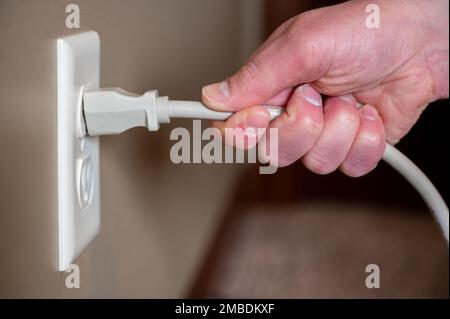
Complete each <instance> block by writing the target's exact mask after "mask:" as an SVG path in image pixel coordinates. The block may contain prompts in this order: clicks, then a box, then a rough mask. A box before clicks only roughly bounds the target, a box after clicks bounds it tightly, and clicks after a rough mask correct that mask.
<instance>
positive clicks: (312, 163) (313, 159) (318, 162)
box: [303, 154, 337, 175]
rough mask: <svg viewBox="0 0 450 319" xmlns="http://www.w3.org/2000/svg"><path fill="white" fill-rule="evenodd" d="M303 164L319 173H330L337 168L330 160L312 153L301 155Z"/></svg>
mask: <svg viewBox="0 0 450 319" xmlns="http://www.w3.org/2000/svg"><path fill="white" fill-rule="evenodd" d="M303 165H305V167H306V168H307V169H309V170H310V171H312V172H314V173H316V174H319V175H325V174H329V173H332V172H334V171H335V170H336V168H337V167H336V166H335V165H333V164H332V163H331V162H330V161H328V160H325V159H324V158H322V157H319V156H317V155H313V154H307V155H306V156H305V157H303Z"/></svg>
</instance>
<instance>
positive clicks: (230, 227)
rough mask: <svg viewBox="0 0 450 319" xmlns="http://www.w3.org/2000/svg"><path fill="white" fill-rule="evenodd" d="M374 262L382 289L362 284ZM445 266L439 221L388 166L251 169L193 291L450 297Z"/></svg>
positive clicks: (254, 294) (293, 295)
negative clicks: (369, 169) (323, 170)
mask: <svg viewBox="0 0 450 319" xmlns="http://www.w3.org/2000/svg"><path fill="white" fill-rule="evenodd" d="M380 180H384V181H385V180H389V181H390V183H388V184H387V185H384V186H383V187H384V188H385V191H384V192H379V191H377V190H378V189H379V186H380V185H379V182H380ZM299 181H301V183H300V182H299ZM321 181H324V182H321ZM299 185H300V186H299ZM269 186H270V187H269ZM307 186H309V187H307ZM389 190H390V191H391V192H390V191H389ZM337 195H338V196H337ZM355 199H359V201H355ZM368 264H377V265H378V266H379V267H380V272H381V275H380V278H381V281H380V282H381V287H380V288H379V289H367V288H366V286H365V279H366V276H367V273H366V272H365V268H366V266H367V265H368ZM448 274H449V259H448V246H447V244H446V243H445V241H444V240H443V238H442V236H441V234H440V232H439V229H438V228H437V226H436V224H435V223H434V221H433V219H432V217H431V215H430V214H429V213H428V211H427V210H426V208H424V206H423V205H422V204H421V202H420V200H419V199H418V196H417V194H415V192H414V191H413V190H412V189H410V188H409V186H408V185H407V184H406V183H405V182H404V181H403V180H402V179H401V178H398V176H395V174H392V172H391V171H390V170H387V169H386V168H381V169H380V170H378V172H377V173H375V174H371V175H369V176H368V177H366V178H363V179H360V180H354V179H349V178H345V177H343V176H342V175H340V174H339V173H337V174H333V175H331V176H328V177H323V176H319V177H316V176H313V175H312V174H310V173H307V172H305V171H304V169H302V168H299V166H297V167H293V168H288V169H285V170H282V171H280V172H279V174H276V175H273V176H270V177H267V176H260V175H257V174H255V173H254V170H253V169H250V170H249V174H248V175H247V176H245V177H244V178H243V182H242V184H241V188H240V189H239V190H238V191H237V194H236V200H235V202H234V203H233V205H232V207H231V208H230V211H229V214H228V216H227V218H226V220H225V223H224V225H223V227H222V230H221V232H220V233H219V234H218V236H217V240H216V242H215V243H214V245H213V246H212V247H211V252H210V255H209V256H208V258H207V260H206V261H205V265H204V266H203V268H202V269H201V271H200V272H199V275H198V279H197V281H196V283H195V285H194V288H193V290H192V293H191V296H192V297H207V298H209V297H213V298H214V297H223V298H353V297H355V298H448V296H449V292H448V286H449V276H448Z"/></svg>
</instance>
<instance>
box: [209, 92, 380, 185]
mask: <svg viewBox="0 0 450 319" xmlns="http://www.w3.org/2000/svg"><path fill="white" fill-rule="evenodd" d="M289 95H290V97H289V100H288V102H287V105H286V111H285V112H284V113H282V114H281V115H280V116H279V117H278V118H276V119H275V120H273V121H272V122H270V116H269V114H268V112H267V111H266V110H265V109H264V108H263V107H260V106H254V107H249V108H246V109H244V110H241V111H239V112H236V113H235V114H234V115H233V116H231V117H230V118H229V119H228V120H227V121H226V122H215V126H216V127H218V128H220V129H221V130H222V132H225V130H226V129H229V130H233V134H224V135H225V141H226V143H227V144H229V145H234V146H235V147H238V148H241V149H247V148H251V147H253V146H254V145H255V144H256V143H257V142H258V140H259V139H261V136H262V134H261V132H264V131H261V130H258V129H261V128H269V129H268V130H266V134H265V136H264V137H263V138H262V140H261V145H262V147H264V148H265V149H268V148H270V147H269V146H268V145H269V144H270V143H272V139H271V138H270V137H271V132H272V129H276V130H277V134H278V140H277V141H278V145H277V147H276V149H277V152H276V155H275V153H274V152H272V151H267V150H266V154H269V155H270V159H267V160H270V162H271V164H272V165H274V166H279V167H283V166H287V165H290V164H292V163H293V162H295V161H297V160H298V159H300V158H301V159H302V161H303V163H304V165H305V166H306V167H307V168H308V169H310V170H311V171H313V172H315V173H318V174H328V173H331V172H333V171H335V170H336V169H337V168H340V170H341V171H342V172H343V173H344V174H346V175H348V176H351V177H359V176H362V175H365V174H367V173H368V172H370V171H371V170H372V169H373V168H374V167H375V166H376V165H377V163H378V161H379V160H380V159H381V157H382V155H383V152H384V147H385V135H384V125H383V121H382V119H381V117H380V115H379V114H378V112H377V110H376V109H375V108H374V107H373V106H371V105H365V106H363V107H362V108H360V109H359V110H358V109H357V102H356V100H355V99H354V98H353V96H352V95H346V96H340V97H329V98H328V99H327V100H326V101H325V103H324V106H323V107H322V98H321V95H320V93H319V92H318V91H316V90H315V89H314V88H313V87H312V86H311V85H309V84H305V85H302V86H300V87H297V88H296V89H295V90H294V91H293V92H292V93H290V92H289ZM280 96H283V97H286V96H287V93H283V94H282V95H280ZM230 136H231V137H230Z"/></svg>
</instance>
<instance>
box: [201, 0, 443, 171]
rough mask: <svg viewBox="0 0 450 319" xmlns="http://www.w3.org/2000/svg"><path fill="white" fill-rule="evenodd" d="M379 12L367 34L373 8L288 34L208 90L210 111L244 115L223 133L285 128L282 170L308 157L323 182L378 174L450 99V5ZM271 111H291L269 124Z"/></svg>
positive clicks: (312, 16)
mask: <svg viewBox="0 0 450 319" xmlns="http://www.w3.org/2000/svg"><path fill="white" fill-rule="evenodd" d="M370 3H376V4H377V5H378V6H379V8H380V17H381V19H380V28H378V29H376V28H375V29H370V28H368V27H366V24H365V20H366V17H367V15H368V13H366V12H365V8H366V5H367V4H369V2H367V1H349V2H346V3H343V4H341V5H336V6H332V7H326V8H321V9H318V10H313V11H309V12H305V13H303V14H300V15H298V16H296V17H294V18H292V19H291V20H289V21H287V22H285V23H284V24H283V25H281V26H280V27H279V28H278V29H277V30H276V31H275V32H274V33H273V34H272V35H271V36H270V37H269V39H267V41H266V42H265V43H264V44H263V45H262V46H261V47H260V48H259V49H258V50H257V51H256V52H255V53H254V54H253V55H252V57H251V58H250V59H249V61H248V62H247V63H246V65H244V66H243V67H242V68H241V69H240V70H239V71H238V72H237V73H236V74H235V75H233V76H232V77H230V78H228V79H227V80H225V81H223V82H221V83H215V84H212V85H209V86H206V87H204V88H203V92H202V93H203V101H204V103H205V104H207V105H208V106H209V107H211V108H213V109H216V110H221V111H225V110H226V111H237V113H236V114H234V115H233V116H232V117H230V118H229V119H228V120H227V121H226V122H215V123H214V125H215V126H217V127H219V128H227V127H232V128H235V127H240V128H244V129H245V128H247V127H253V128H266V127H268V128H278V138H279V144H278V150H279V154H278V162H277V165H278V166H286V165H289V164H291V163H293V162H295V161H296V160H297V159H299V158H302V161H303V163H304V165H305V166H306V167H307V168H309V169H310V170H311V171H313V172H316V173H319V174H327V173H330V172H332V171H334V170H336V169H337V168H340V170H341V171H342V172H344V173H345V174H347V175H349V176H354V177H356V176H361V175H364V174H366V173H368V172H369V171H371V170H372V169H373V168H374V167H375V166H376V164H377V163H378V161H379V160H380V159H381V157H382V155H383V152H384V147H385V141H387V142H389V143H392V144H394V143H396V142H398V141H399V140H400V139H401V138H402V137H403V136H404V135H405V134H406V133H407V132H408V131H409V130H410V129H411V127H412V126H413V125H414V123H415V122H416V121H417V120H418V118H419V116H420V114H421V112H422V111H423V110H424V108H425V107H426V106H427V105H428V103H430V102H432V101H435V100H437V99H440V98H446V97H448V81H449V73H448V62H449V53H448V52H449V35H448V32H449V31H448V30H449V25H448V24H449V20H448V15H449V10H448V5H449V4H448V1H446V0H432V1H430V0H396V1H391V0H379V1H375V0H373V1H370ZM322 94H323V95H326V96H327V97H326V98H324V101H323V102H322V96H321V95H322ZM358 102H359V103H361V104H362V105H363V107H361V108H360V109H358V108H357V103H358ZM262 104H268V105H279V106H285V107H286V112H285V113H283V114H282V115H281V116H279V117H278V118H277V119H275V120H274V121H272V122H270V119H269V114H268V113H267V111H266V110H264V108H262V107H261V106H260V105H262ZM263 138H265V137H263Z"/></svg>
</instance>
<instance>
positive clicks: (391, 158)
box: [383, 144, 449, 243]
mask: <svg viewBox="0 0 450 319" xmlns="http://www.w3.org/2000/svg"><path fill="white" fill-rule="evenodd" d="M383 160H384V161H385V162H386V163H388V164H389V165H391V166H392V167H393V168H394V169H396V170H397V172H399V173H400V174H401V175H402V176H403V177H404V178H405V179H406V180H407V181H408V182H410V183H411V185H412V186H413V187H414V188H415V189H416V190H417V192H418V193H419V194H420V196H422V198H423V200H424V201H425V203H426V204H427V206H428V208H429V209H430V210H431V212H432V214H433V216H434V218H435V219H436V221H437V222H438V224H439V226H440V227H441V230H442V232H443V234H444V237H445V239H446V240H447V243H448V233H449V224H448V207H447V205H446V204H445V201H444V199H443V198H442V196H441V194H439V192H438V190H437V189H436V187H434V185H433V183H431V181H430V180H429V179H428V177H427V176H426V175H425V174H424V173H423V172H422V171H421V170H420V169H419V168H418V167H417V166H416V165H415V164H414V163H413V162H412V161H411V160H410V159H409V158H408V157H406V156H405V155H404V154H403V153H401V152H400V151H399V150H397V149H396V148H395V147H394V146H392V145H390V144H386V149H385V151H384V155H383Z"/></svg>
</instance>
